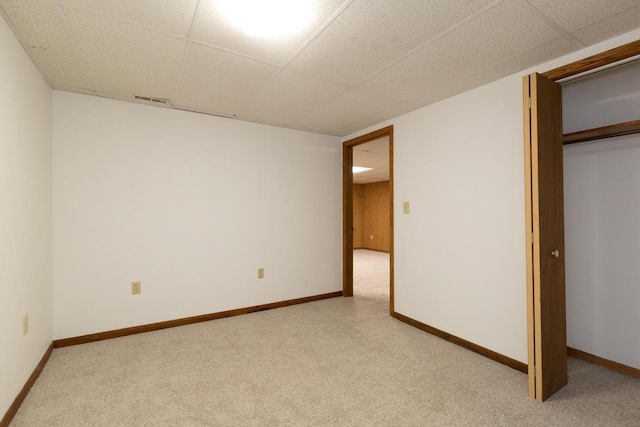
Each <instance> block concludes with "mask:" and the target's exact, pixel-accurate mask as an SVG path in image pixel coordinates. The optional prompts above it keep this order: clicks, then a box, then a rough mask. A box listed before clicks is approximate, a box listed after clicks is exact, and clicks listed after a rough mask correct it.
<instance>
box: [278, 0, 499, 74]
mask: <svg viewBox="0 0 640 427" xmlns="http://www.w3.org/2000/svg"><path fill="white" fill-rule="evenodd" d="M490 3H491V1H490V0H472V1H465V2H451V1H449V0H435V1H428V2H427V1H423V0H410V1H403V2H402V3H401V6H399V4H398V2H397V1H395V0H393V1H392V0H356V1H354V2H353V3H352V4H351V6H349V8H348V9H346V10H345V11H344V12H343V13H342V14H341V15H340V16H339V17H338V18H337V19H336V20H335V21H334V22H333V23H332V24H331V25H330V26H329V27H328V28H327V29H326V30H325V31H324V32H323V33H322V34H321V35H320V36H318V37H317V38H316V39H315V40H314V41H313V43H311V45H309V47H307V48H306V49H305V50H304V51H303V52H302V53H301V54H300V55H299V56H298V57H297V58H296V59H295V60H294V61H293V62H292V63H291V64H290V66H289V68H290V69H292V70H294V71H299V72H301V73H303V74H307V75H310V76H314V77H317V78H320V79H323V80H328V81H333V82H336V83H342V84H347V85H354V84H356V83H357V82H358V81H360V80H361V79H363V78H364V77H366V76H367V75H369V74H371V73H372V72H374V71H376V70H377V69H379V68H380V67H382V66H384V65H386V64H388V63H389V62H391V61H393V60H395V59H396V58H398V57H400V56H402V55H404V54H405V53H407V52H409V51H411V50H412V49H415V48H416V47H418V46H419V45H420V44H422V43H424V42H425V41H427V40H429V39H430V38H432V37H434V36H435V35H437V34H438V33H440V32H442V31H444V30H445V29H446V28H448V27H449V26H451V25H453V24H455V23H457V22H459V21H461V20H463V19H464V18H466V17H468V16H470V15H472V14H473V13H475V12H477V11H478V10H480V9H482V8H483V7H485V6H486V5H488V4H490Z"/></svg>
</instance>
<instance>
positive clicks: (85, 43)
mask: <svg viewBox="0 0 640 427" xmlns="http://www.w3.org/2000/svg"><path fill="white" fill-rule="evenodd" d="M66 16H67V21H68V23H69V27H70V29H71V33H72V35H73V38H74V40H75V42H76V43H77V46H78V50H79V52H80V55H81V57H82V59H83V61H84V63H85V65H86V67H87V72H88V73H89V76H90V78H91V81H92V83H93V86H94V89H95V90H96V91H100V92H108V93H114V94H123V95H134V94H136V95H142V96H149V97H155V98H171V96H172V95H173V90H174V88H175V85H176V81H177V78H178V73H179V70H180V64H181V61H182V57H183V55H184V50H185V48H186V41H184V40H180V39H177V38H174V37H171V36H167V35H164V34H160V33H156V32H153V31H150V30H147V29H144V28H140V27H136V26H133V25H129V24H125V23H122V22H119V21H114V20H112V19H109V18H104V17H100V16H97V15H92V14H87V13H85V12H81V11H79V10H76V9H67V10H66Z"/></svg>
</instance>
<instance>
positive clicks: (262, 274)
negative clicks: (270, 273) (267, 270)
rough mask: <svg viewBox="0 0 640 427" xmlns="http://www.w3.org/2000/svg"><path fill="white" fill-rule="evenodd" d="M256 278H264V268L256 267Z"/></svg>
mask: <svg viewBox="0 0 640 427" xmlns="http://www.w3.org/2000/svg"><path fill="white" fill-rule="evenodd" d="M258 279H264V268H259V269H258Z"/></svg>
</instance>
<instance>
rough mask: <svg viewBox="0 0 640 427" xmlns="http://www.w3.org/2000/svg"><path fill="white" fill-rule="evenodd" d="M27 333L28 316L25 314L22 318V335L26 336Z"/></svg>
mask: <svg viewBox="0 0 640 427" xmlns="http://www.w3.org/2000/svg"><path fill="white" fill-rule="evenodd" d="M28 333H29V315H28V314H25V315H24V316H22V335H27V334H28Z"/></svg>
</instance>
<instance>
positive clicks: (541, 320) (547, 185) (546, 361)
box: [524, 73, 567, 401]
mask: <svg viewBox="0 0 640 427" xmlns="http://www.w3.org/2000/svg"><path fill="white" fill-rule="evenodd" d="M524 94H525V170H526V177H525V178H526V179H525V182H526V193H527V199H526V210H527V297H528V303H527V306H528V307H527V312H528V316H527V317H528V331H529V395H530V396H531V397H533V398H535V399H537V400H539V401H544V400H546V399H547V398H548V397H549V396H551V395H553V394H554V393H555V392H556V391H558V390H559V389H561V388H562V387H564V386H565V385H566V383H567V334H566V306H565V264H564V260H565V256H564V203H563V177H562V166H563V150H562V88H561V87H560V85H558V84H557V83H555V82H553V81H552V80H549V79H547V78H546V77H543V76H541V75H539V74H536V73H534V74H531V75H529V76H525V78H524Z"/></svg>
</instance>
